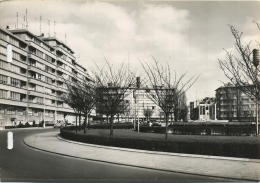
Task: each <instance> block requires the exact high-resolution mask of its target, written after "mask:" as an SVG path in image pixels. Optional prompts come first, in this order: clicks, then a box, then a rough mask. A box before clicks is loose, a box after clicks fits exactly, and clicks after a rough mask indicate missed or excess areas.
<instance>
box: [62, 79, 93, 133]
mask: <svg viewBox="0 0 260 183" xmlns="http://www.w3.org/2000/svg"><path fill="white" fill-rule="evenodd" d="M64 81H65V85H66V88H67V89H68V93H67V94H64V95H63V96H62V99H63V100H64V102H65V103H67V104H68V105H69V106H70V107H71V108H73V109H74V111H75V112H76V113H77V114H78V115H79V117H80V118H79V123H80V119H81V113H82V114H83V115H84V133H86V126H87V124H88V129H89V128H90V122H89V120H88V117H89V115H90V113H91V111H92V110H93V109H94V107H95V104H96V88H95V84H94V83H93V81H92V80H91V79H89V78H87V77H85V78H84V79H80V80H71V79H67V80H66V79H64ZM76 123H77V122H76Z"/></svg>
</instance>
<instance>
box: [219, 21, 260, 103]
mask: <svg viewBox="0 0 260 183" xmlns="http://www.w3.org/2000/svg"><path fill="white" fill-rule="evenodd" d="M257 25H259V24H257ZM230 31H231V33H232V35H233V37H234V39H235V51H236V52H235V54H233V52H231V51H227V50H225V51H226V58H225V59H219V66H220V68H221V69H222V71H223V72H224V74H225V76H226V77H227V78H228V79H229V80H230V82H231V83H232V84H233V85H234V86H237V87H238V88H239V89H240V90H241V91H242V92H243V93H245V94H246V95H248V96H249V97H250V98H251V99H252V100H254V101H255V102H257V103H259V101H260V100H259V99H260V96H259V93H258V91H259V89H260V85H259V84H260V83H259V82H260V81H259V67H256V66H255V63H254V61H253V50H252V48H251V41H250V42H248V43H246V42H243V41H242V35H243V32H239V31H238V30H237V29H235V28H234V27H233V26H230ZM258 45H259V44H258Z"/></svg>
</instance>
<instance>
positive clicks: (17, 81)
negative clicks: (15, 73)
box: [11, 78, 21, 87]
mask: <svg viewBox="0 0 260 183" xmlns="http://www.w3.org/2000/svg"><path fill="white" fill-rule="evenodd" d="M20 83H21V82H20V80H18V79H15V78H11V85H12V86H17V87H20Z"/></svg>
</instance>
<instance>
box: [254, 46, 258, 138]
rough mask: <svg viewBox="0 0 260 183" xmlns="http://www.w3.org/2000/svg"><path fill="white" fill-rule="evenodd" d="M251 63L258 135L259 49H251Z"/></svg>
mask: <svg viewBox="0 0 260 183" xmlns="http://www.w3.org/2000/svg"><path fill="white" fill-rule="evenodd" d="M253 65H254V66H255V87H256V135H257V136H258V95H259V91H258V86H257V84H258V83H257V82H258V80H257V72H258V71H257V67H258V65H259V50H258V49H254V50H253Z"/></svg>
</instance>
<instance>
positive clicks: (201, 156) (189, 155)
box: [56, 134, 260, 166]
mask: <svg viewBox="0 0 260 183" xmlns="http://www.w3.org/2000/svg"><path fill="white" fill-rule="evenodd" d="M56 137H57V138H58V139H59V140H62V141H65V142H68V143H74V144H79V145H84V146H90V147H97V148H104V149H114V150H119V151H128V152H136V153H147V154H158V155H168V156H179V157H190V158H203V159H217V160H229V161H243V162H256V163H260V160H258V159H249V158H235V157H224V156H210V155H197V154H184V153H169V152H162V151H148V150H140V149H131V148H122V147H113V146H102V145H96V144H89V143H83V142H78V141H73V140H68V139H65V138H63V137H61V136H60V134H57V136H56ZM259 166H260V165H259Z"/></svg>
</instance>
